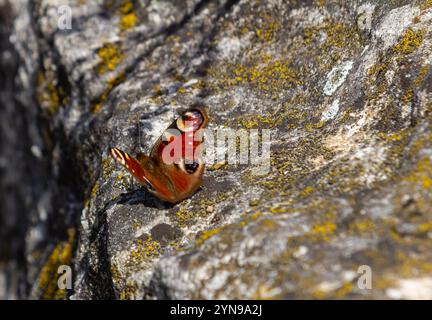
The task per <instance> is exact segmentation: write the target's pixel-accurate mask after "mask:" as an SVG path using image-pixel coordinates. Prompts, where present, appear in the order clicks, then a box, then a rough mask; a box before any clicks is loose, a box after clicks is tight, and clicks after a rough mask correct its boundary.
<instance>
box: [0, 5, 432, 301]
mask: <svg viewBox="0 0 432 320" xmlns="http://www.w3.org/2000/svg"><path fill="white" fill-rule="evenodd" d="M67 2H68V4H69V5H70V7H71V9H72V17H73V20H72V29H71V30H60V29H58V27H57V19H58V14H57V11H56V10H55V9H56V8H58V5H59V4H58V1H53V0H44V1H24V0H23V1H19V2H13V1H1V2H0V14H1V15H3V16H6V17H8V19H5V20H1V21H2V22H1V23H2V32H1V41H0V45H1V47H2V54H1V68H2V74H4V77H5V79H4V80H5V81H2V83H3V84H2V86H1V88H0V97H1V100H0V102H1V110H0V112H1V117H0V119H1V120H0V121H1V125H0V129H1V133H2V134H1V137H0V146H1V148H2V151H3V152H2V155H1V158H0V170H1V171H0V176H1V192H0V197H1V198H0V203H1V205H2V210H1V213H0V221H1V224H0V230H1V233H0V250H1V251H0V252H1V259H0V298H3V297H5V298H29V297H30V298H48V299H53V298H66V297H69V298H71V299H91V298H97V299H104V298H116V299H143V298H144V299H173V298H182V299H189V298H202V299H222V298H223V299H232V298H236V299H268V298H279V299H285V298H297V299H298V298H356V299H358V298H374V299H382V298H384V299H394V298H408V299H409V298H418V297H421V298H429V299H430V298H432V290H431V289H430V281H431V271H432V256H431V255H432V250H431V249H432V241H431V237H432V224H431V218H432V217H431V214H432V192H431V191H432V100H431V97H432V85H431V83H432V81H431V77H432V72H431V65H430V61H431V57H432V41H431V38H432V34H431V30H432V28H431V22H432V4H431V3H430V1H428V0H418V1H417V0H416V1H403V0H395V1H391V2H383V1H360V0H350V1H276V0H272V1H265V2H264V1H256V2H255V1H232V0H231V1H183V2H177V1H141V2H129V1H103V2H97V3H96V2H92V1H87V2H84V3H81V2H79V1H67ZM3 21H4V22H3ZM196 103H199V104H201V105H204V106H206V107H207V109H208V112H209V116H210V125H209V127H210V129H217V128H222V127H225V126H226V127H230V128H244V129H271V130H272V132H271V133H272V134H271V138H272V142H271V170H270V172H268V173H266V174H265V175H256V174H254V172H253V170H252V169H253V168H252V167H251V165H237V166H236V165H225V166H221V165H215V166H210V167H209V168H208V169H209V170H207V172H206V173H205V179H204V184H203V187H202V188H201V190H200V191H199V192H197V193H196V194H195V195H194V196H192V197H191V198H190V199H187V200H185V201H183V202H181V203H180V204H177V205H169V204H167V203H164V202H162V201H160V200H158V199H157V198H155V197H154V196H152V195H151V194H150V193H149V192H147V191H146V190H144V189H143V188H142V187H140V186H139V185H138V183H136V182H135V181H134V180H133V179H132V178H131V177H130V176H129V174H127V173H126V172H125V171H124V170H123V169H121V168H120V167H119V166H117V165H116V164H115V163H114V161H113V160H112V159H111V158H110V156H109V154H108V148H109V147H112V146H116V147H119V148H122V149H124V150H126V151H128V152H131V153H136V152H149V150H150V149H151V147H152V144H153V143H154V142H155V140H156V139H157V138H158V137H159V136H160V134H161V133H162V132H163V130H164V129H165V128H166V127H167V126H168V125H169V124H170V122H171V121H172V120H173V119H174V117H175V116H176V115H177V114H178V113H179V112H180V111H181V110H184V109H186V108H187V107H189V106H191V105H193V104H196ZM62 264H68V265H72V266H73V275H74V286H73V290H71V291H66V292H65V291H64V290H60V289H58V288H57V277H58V274H57V268H58V266H59V265H62ZM361 266H368V267H370V270H371V271H372V275H373V278H372V279H373V283H372V284H373V288H372V289H371V290H368V289H361V287H360V286H359V285H358V280H359V279H360V277H361V275H362V273H361V272H360V273H359V272H358V271H359V267H361ZM360 269H361V268H360ZM413 288H414V289H413Z"/></svg>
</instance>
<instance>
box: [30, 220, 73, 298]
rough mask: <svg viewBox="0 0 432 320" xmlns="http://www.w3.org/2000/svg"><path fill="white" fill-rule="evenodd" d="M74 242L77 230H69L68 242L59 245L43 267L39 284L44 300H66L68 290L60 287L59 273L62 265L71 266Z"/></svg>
mask: <svg viewBox="0 0 432 320" xmlns="http://www.w3.org/2000/svg"><path fill="white" fill-rule="evenodd" d="M74 241H75V229H73V228H69V229H67V240H66V241H62V242H60V243H59V244H57V246H56V247H55V248H54V250H53V251H52V252H51V254H50V256H49V257H48V260H47V262H46V263H45V265H44V266H43V267H42V269H41V271H40V273H39V276H38V284H39V290H41V293H42V294H41V296H42V298H43V299H49V300H52V299H54V300H58V299H65V298H66V290H65V289H60V288H59V287H58V278H59V274H58V273H57V272H58V268H59V267H60V266H61V265H68V266H70V264H71V260H72V254H73V251H72V250H73V244H74Z"/></svg>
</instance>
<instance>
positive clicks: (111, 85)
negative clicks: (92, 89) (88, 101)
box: [92, 72, 125, 113]
mask: <svg viewBox="0 0 432 320" xmlns="http://www.w3.org/2000/svg"><path fill="white" fill-rule="evenodd" d="M124 79H125V73H124V72H121V73H120V74H119V75H117V76H115V77H112V78H110V79H108V81H107V88H106V89H105V91H104V92H103V93H102V94H101V96H100V97H99V99H98V101H97V103H96V104H95V105H94V106H93V109H92V112H93V113H97V112H98V111H99V110H100V108H101V107H102V104H103V103H104V102H105V100H106V98H107V97H108V95H109V94H110V93H111V91H112V90H113V89H114V87H116V86H117V85H118V84H120V83H121V82H122V81H123V80H124Z"/></svg>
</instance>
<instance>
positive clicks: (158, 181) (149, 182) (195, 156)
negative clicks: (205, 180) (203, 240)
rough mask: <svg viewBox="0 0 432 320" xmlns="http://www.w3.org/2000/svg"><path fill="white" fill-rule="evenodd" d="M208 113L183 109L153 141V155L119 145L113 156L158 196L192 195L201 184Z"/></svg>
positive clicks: (175, 198) (178, 197) (177, 199)
mask: <svg viewBox="0 0 432 320" xmlns="http://www.w3.org/2000/svg"><path fill="white" fill-rule="evenodd" d="M207 123H208V117H207V114H206V112H205V110H204V109H203V108H198V107H195V108H192V109H189V110H187V111H185V112H183V113H182V114H181V115H180V116H179V117H178V118H177V119H176V120H175V121H174V122H173V123H172V124H171V125H170V126H169V127H168V128H167V130H166V131H165V132H164V133H163V134H162V136H161V137H160V138H159V139H158V140H157V141H156V143H155V144H154V146H153V148H152V151H151V152H150V155H149V156H147V155H145V154H143V153H139V154H138V155H137V156H136V157H133V156H131V155H129V154H128V153H126V152H125V151H122V150H120V149H118V148H111V149H110V153H111V156H112V157H113V158H114V159H115V160H116V161H117V162H118V163H120V164H121V165H123V166H124V167H125V168H126V170H128V172H129V173H131V174H132V175H133V176H134V177H135V178H136V179H137V180H138V181H139V182H140V183H141V184H142V185H144V186H145V187H147V189H148V190H149V191H150V192H152V193H153V194H155V195H156V196H157V197H158V198H160V199H162V200H164V201H168V202H171V203H177V202H180V201H182V200H184V199H186V198H188V197H190V196H191V195H193V194H194V193H195V192H196V191H197V190H198V189H199V187H200V186H201V184H202V176H203V173H204V162H203V161H202V159H201V145H202V143H203V138H202V129H204V128H205V127H206V125H207Z"/></svg>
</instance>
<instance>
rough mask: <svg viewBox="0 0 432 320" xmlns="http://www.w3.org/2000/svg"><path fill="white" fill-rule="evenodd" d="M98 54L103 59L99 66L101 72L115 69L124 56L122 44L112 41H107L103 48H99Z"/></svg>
mask: <svg viewBox="0 0 432 320" xmlns="http://www.w3.org/2000/svg"><path fill="white" fill-rule="evenodd" d="M97 54H98V56H99V58H100V59H101V63H100V64H99V66H98V72H99V74H104V73H106V72H109V71H113V70H115V68H116V67H117V66H118V65H119V64H120V62H122V60H123V58H124V53H123V50H122V48H121V46H120V45H119V44H115V43H110V42H107V43H105V44H104V45H103V46H102V48H100V49H99V50H98V52H97Z"/></svg>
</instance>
